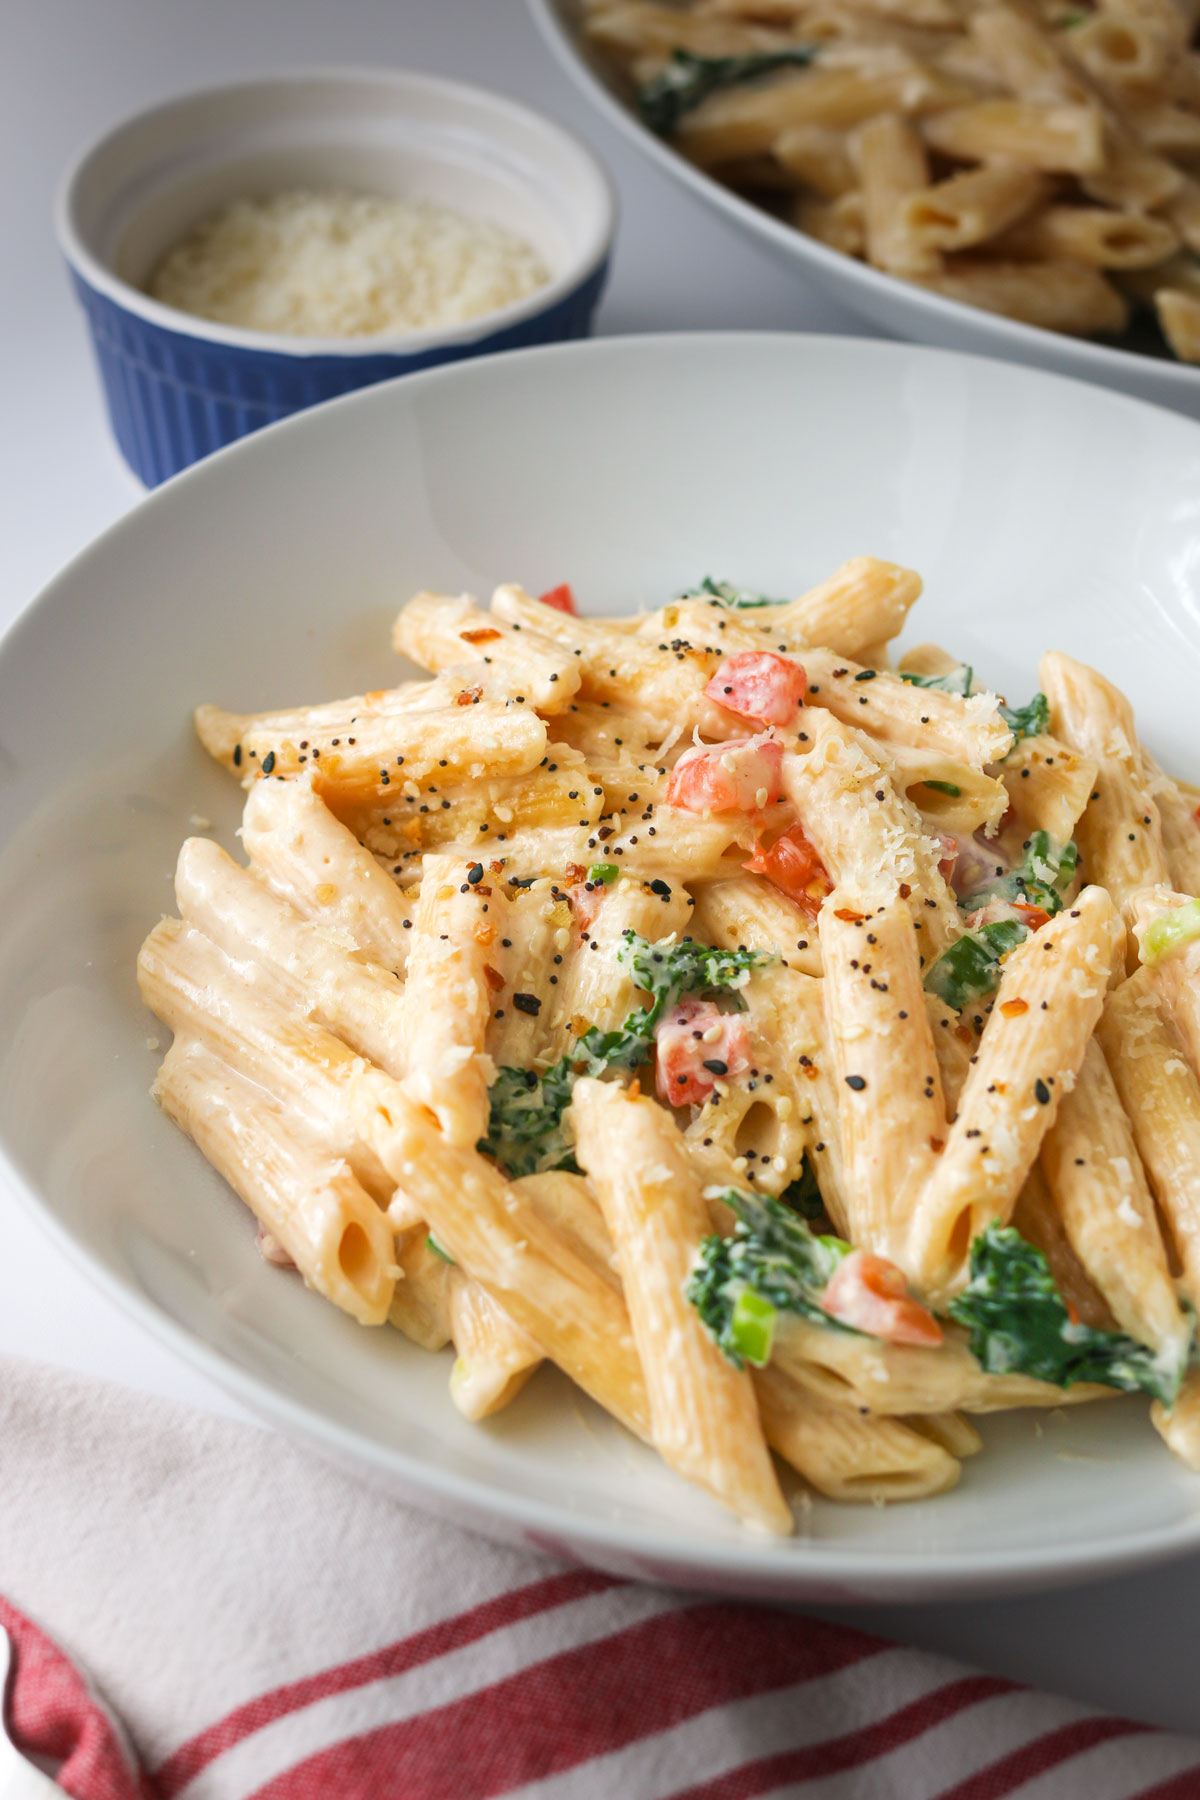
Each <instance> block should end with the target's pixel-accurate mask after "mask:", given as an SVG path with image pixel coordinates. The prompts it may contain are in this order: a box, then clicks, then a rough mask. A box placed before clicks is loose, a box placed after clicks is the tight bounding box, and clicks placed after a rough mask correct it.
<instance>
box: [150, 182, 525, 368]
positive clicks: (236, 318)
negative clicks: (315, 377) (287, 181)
mask: <svg viewBox="0 0 1200 1800" xmlns="http://www.w3.org/2000/svg"><path fill="white" fill-rule="evenodd" d="M549 279H550V275H549V271H548V270H547V268H546V267H545V264H544V263H543V262H542V261H541V259H540V257H539V256H538V255H537V252H536V251H535V250H534V249H533V247H532V245H531V244H528V243H526V242H525V240H524V239H522V238H519V237H517V236H515V235H514V234H513V233H512V232H509V231H506V230H503V229H502V228H501V227H500V226H498V225H492V224H489V223H487V222H485V221H482V220H479V219H470V218H468V217H466V215H465V214H463V213H459V212H455V211H453V210H452V209H451V208H450V207H446V206H434V205H431V204H429V203H427V202H425V201H419V200H391V199H386V198H384V197H383V196H381V195H376V194H354V193H349V192H343V191H330V192H320V193H317V192H310V191H307V190H299V189H298V190H294V191H289V192H286V193H279V194H273V195H271V196H270V198H268V199H266V200H252V199H242V200H234V201H232V202H231V203H230V204H229V205H228V206H226V207H224V208H223V209H222V210H221V211H220V212H218V213H214V214H213V215H212V216H211V217H209V218H207V219H203V220H201V222H200V223H199V224H198V225H197V226H195V228H194V229H193V230H192V231H191V232H189V234H188V235H187V237H185V238H184V239H183V241H182V242H181V243H179V244H176V245H175V247H174V249H172V250H169V251H168V252H167V254H166V256H164V258H163V259H162V261H161V262H160V263H159V265H158V267H157V268H156V269H155V271H154V273H153V275H152V276H151V278H150V282H149V284H148V288H147V292H148V293H149V294H150V295H151V296H152V298H154V299H155V300H161V301H162V302H163V303H164V305H166V306H174V307H176V308H178V309H179V310H180V311H181V312H187V313H192V314H194V315H195V316H196V317H198V318H202V319H212V320H214V321H215V322H217V323H218V324H222V325H237V326H241V327H243V328H245V329H247V330H250V331H270V332H282V333H285V334H288V335H292V336H297V337H373V336H378V335H379V334H380V333H382V332H388V333H392V332H402V331H425V330H429V329H430V328H432V327H436V326H439V325H457V324H461V323H463V322H464V321H466V320H468V319H476V318H479V317H480V316H481V314H483V313H489V312H495V311H496V310H497V309H498V308H500V307H502V306H508V305H510V304H511V303H512V302H513V301H515V300H520V299H523V298H524V297H525V296H526V295H527V294H530V293H533V292H534V291H535V290H536V289H537V288H539V287H544V286H545V284H546V282H547V281H549Z"/></svg>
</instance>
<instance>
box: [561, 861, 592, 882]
mask: <svg viewBox="0 0 1200 1800" xmlns="http://www.w3.org/2000/svg"><path fill="white" fill-rule="evenodd" d="M564 874H565V875H566V877H567V880H568V881H582V880H583V878H584V876H585V875H586V874H587V870H586V869H585V868H584V866H583V864H582V863H576V862H569V863H568V864H567V866H566V869H565V870H564Z"/></svg>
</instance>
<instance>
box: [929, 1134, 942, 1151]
mask: <svg viewBox="0 0 1200 1800" xmlns="http://www.w3.org/2000/svg"><path fill="white" fill-rule="evenodd" d="M929 1148H930V1149H931V1150H932V1151H933V1154H934V1155H935V1156H940V1155H941V1154H942V1151H943V1150H944V1149H945V1148H946V1140H945V1138H933V1137H931V1138H930V1140H929Z"/></svg>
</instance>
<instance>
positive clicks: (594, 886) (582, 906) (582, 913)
mask: <svg viewBox="0 0 1200 1800" xmlns="http://www.w3.org/2000/svg"><path fill="white" fill-rule="evenodd" d="M570 900H571V912H572V915H573V916H574V919H575V923H576V925H577V926H578V928H579V931H580V933H581V934H582V933H583V932H586V931H590V930H591V929H592V926H593V924H594V923H595V919H596V914H597V913H598V912H599V911H600V907H601V904H602V902H603V900H604V884H603V882H600V881H589V882H583V881H577V882H576V883H575V885H574V887H573V888H571V890H570Z"/></svg>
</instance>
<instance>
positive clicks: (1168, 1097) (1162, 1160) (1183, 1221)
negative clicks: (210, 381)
mask: <svg viewBox="0 0 1200 1800" xmlns="http://www.w3.org/2000/svg"><path fill="white" fill-rule="evenodd" d="M1097 1031H1098V1034H1099V1037H1100V1041H1101V1043H1102V1044H1103V1046H1104V1049H1105V1051H1106V1053H1107V1055H1108V1056H1109V1058H1110V1064H1111V1068H1112V1072H1113V1076H1114V1078H1115V1080H1116V1084H1117V1089H1118V1092H1119V1093H1120V1096H1121V1103H1122V1105H1123V1106H1124V1108H1125V1112H1126V1114H1127V1115H1128V1118H1129V1122H1130V1125H1131V1126H1132V1128H1133V1136H1134V1141H1135V1142H1136V1144H1137V1147H1138V1152H1139V1155H1140V1156H1141V1159H1142V1162H1143V1163H1144V1165H1145V1168H1146V1172H1147V1174H1148V1175H1149V1177H1150V1181H1151V1185H1152V1187H1153V1189H1154V1197H1155V1199H1156V1200H1157V1201H1158V1204H1159V1207H1160V1208H1161V1210H1162V1214H1163V1217H1164V1218H1165V1220H1166V1222H1167V1226H1168V1227H1169V1229H1170V1233H1171V1240H1172V1243H1173V1246H1174V1249H1175V1252H1176V1254H1177V1256H1178V1258H1179V1263H1180V1266H1181V1268H1182V1272H1183V1274H1182V1279H1183V1284H1184V1288H1185V1291H1186V1293H1187V1296H1188V1298H1189V1300H1190V1301H1191V1303H1192V1305H1193V1306H1194V1307H1200V1080H1198V1079H1197V1076H1196V1073H1195V1071H1194V1070H1193V1069H1192V1068H1191V1067H1190V1066H1189V1064H1188V1062H1187V1061H1186V1060H1185V1057H1184V1054H1183V1045H1182V1043H1181V1042H1180V1040H1179V1038H1178V1036H1177V1034H1176V1032H1175V1030H1174V1028H1173V1026H1172V1025H1171V1024H1170V1022H1169V1021H1168V1018H1167V1017H1166V1015H1165V1009H1164V1006H1163V1003H1162V1000H1161V998H1160V996H1159V995H1158V994H1157V993H1156V992H1155V988H1154V983H1153V979H1152V971H1150V970H1147V969H1143V970H1140V971H1139V972H1138V974H1136V975H1135V976H1133V977H1132V978H1131V979H1130V980H1129V981H1125V982H1122V983H1121V985H1120V986H1119V987H1117V988H1114V989H1113V992H1112V993H1111V994H1110V995H1109V997H1108V1000H1107V1002H1106V1004H1105V1008H1104V1013H1103V1015H1102V1017H1101V1020H1100V1024H1099V1026H1098V1027H1097Z"/></svg>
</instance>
